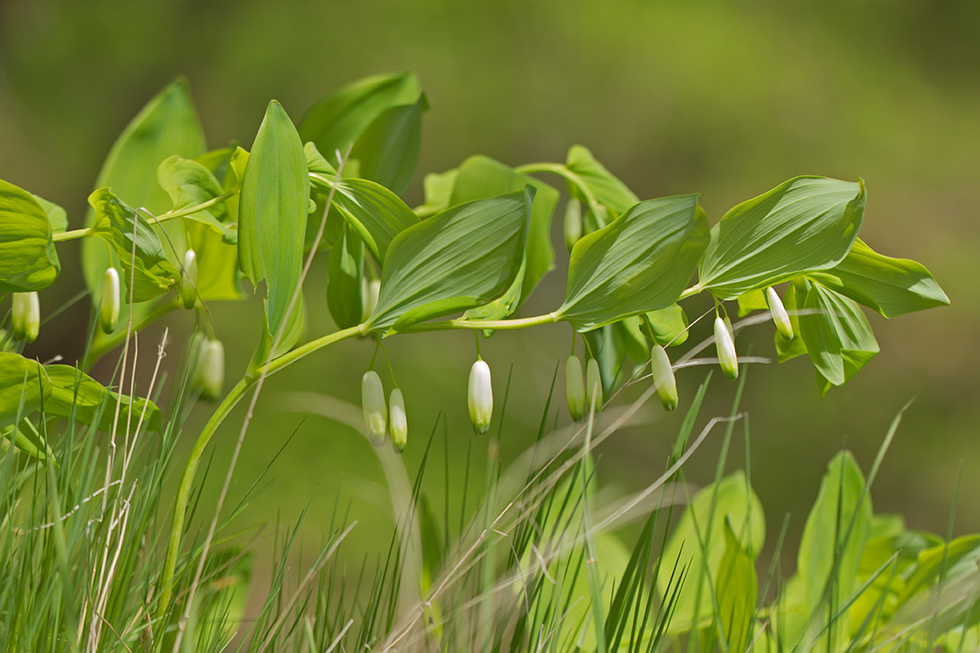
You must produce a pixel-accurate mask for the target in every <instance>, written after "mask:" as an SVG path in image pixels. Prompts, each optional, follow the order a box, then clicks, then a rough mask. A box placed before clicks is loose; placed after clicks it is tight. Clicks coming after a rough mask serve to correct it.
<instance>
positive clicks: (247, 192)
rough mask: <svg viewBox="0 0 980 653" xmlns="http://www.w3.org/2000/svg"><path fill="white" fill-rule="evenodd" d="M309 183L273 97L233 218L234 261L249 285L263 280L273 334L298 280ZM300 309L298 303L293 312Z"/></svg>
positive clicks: (294, 137)
mask: <svg viewBox="0 0 980 653" xmlns="http://www.w3.org/2000/svg"><path fill="white" fill-rule="evenodd" d="M309 184H310V182H309V173H308V171H307V168H306V153H305V152H304V151H303V144H302V142H301V141H300V139H299V134H297V133H296V128H295V127H293V123H292V121H290V119H289V116H287V115H286V112H285V111H284V110H283V108H282V106H281V105H280V104H279V103H278V102H276V101H275V100H273V101H272V102H270V103H269V107H268V109H267V110H266V113H265V118H264V119H263V120H262V125H261V126H260V127H259V131H258V134H256V136H255V142H254V143H253V144H252V150H251V152H250V154H249V158H248V165H247V166H246V168H245V178H244V179H243V181H242V193H241V199H240V205H239V216H238V220H239V226H238V256H239V265H240V266H241V269H242V272H244V273H245V276H247V277H248V278H249V279H250V280H251V281H252V283H253V284H255V285H258V284H259V282H260V281H263V280H265V281H266V284H267V286H268V295H267V301H266V316H267V319H268V326H269V332H270V333H272V334H276V333H277V332H278V330H279V328H280V326H281V325H282V324H283V322H284V320H285V319H286V309H287V308H288V307H289V302H290V300H291V299H292V296H293V293H294V292H295V290H296V287H297V285H298V284H299V281H300V273H301V271H302V267H303V237H304V234H305V232H306V218H307V213H308V210H309V197H310V190H309ZM299 309H300V307H299V306H298V305H297V306H296V308H295V310H296V311H299Z"/></svg>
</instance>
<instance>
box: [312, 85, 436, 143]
mask: <svg viewBox="0 0 980 653" xmlns="http://www.w3.org/2000/svg"><path fill="white" fill-rule="evenodd" d="M421 94H422V89H421V86H420V84H419V80H418V77H416V76H415V74H414V73H401V74H397V75H378V76H375V77H367V78H365V79H361V80H358V81H356V82H354V83H352V84H349V85H347V86H345V87H343V88H341V89H340V90H338V91H335V92H334V93H331V94H330V95H328V96H326V97H325V98H323V99H321V100H320V101H318V102H317V103H316V104H314V105H313V106H312V107H311V108H310V110H309V111H307V112H306V115H305V116H303V119H302V120H301V121H300V125H299V133H300V135H301V136H302V137H303V142H304V143H305V142H306V141H312V142H313V143H314V144H315V145H316V147H317V149H318V150H319V151H320V152H324V153H325V154H326V156H327V157H332V156H333V153H334V151H335V150H340V151H341V152H342V153H343V152H346V151H347V148H348V147H349V146H350V145H353V144H356V143H357V141H358V139H359V138H361V135H362V134H364V132H365V131H366V130H367V129H368V128H369V127H370V126H371V124H372V123H374V122H375V121H376V120H378V119H379V118H380V117H381V116H382V114H384V113H385V112H386V111H388V110H389V109H391V108H392V107H400V106H405V105H415V104H416V103H418V102H419V100H420V96H421Z"/></svg>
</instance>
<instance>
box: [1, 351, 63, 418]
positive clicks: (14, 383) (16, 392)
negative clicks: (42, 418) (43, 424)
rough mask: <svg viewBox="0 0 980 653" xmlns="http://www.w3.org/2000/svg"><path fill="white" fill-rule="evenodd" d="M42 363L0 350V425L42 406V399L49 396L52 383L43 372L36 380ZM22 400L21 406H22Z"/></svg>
mask: <svg viewBox="0 0 980 653" xmlns="http://www.w3.org/2000/svg"><path fill="white" fill-rule="evenodd" d="M40 370H41V364H40V363H38V362H37V361H32V360H28V359H26V358H24V357H23V356H21V355H20V354H15V353H12V352H0V429H5V428H7V427H8V426H12V425H13V424H15V423H16V422H17V420H18V416H19V417H25V416H26V415H29V414H31V413H33V412H34V411H35V410H38V409H39V408H40V407H41V402H42V400H45V399H47V398H48V397H49V396H51V386H50V385H48V384H47V383H45V381H44V378H43V375H42V378H41V380H38V374H39V371H40ZM21 401H23V409H22V410H19V409H20V407H21Z"/></svg>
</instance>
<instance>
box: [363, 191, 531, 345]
mask: <svg viewBox="0 0 980 653" xmlns="http://www.w3.org/2000/svg"><path fill="white" fill-rule="evenodd" d="M533 198H534V189H533V188H531V187H528V188H526V189H524V190H523V191H522V192H518V193H511V194H509V195H503V196H500V197H495V198H492V199H486V200H477V201H475V202H469V203H467V204H461V205H459V206H455V207H453V208H451V209H448V210H446V211H443V212H442V213H439V214H438V215H435V216H433V217H431V218H429V219H428V220H426V221H425V222H422V223H420V224H417V225H415V226H414V227H410V228H408V229H405V230H404V231H402V232H401V233H400V234H398V235H397V236H396V237H395V239H394V240H393V241H392V243H391V247H390V249H389V251H388V256H387V257H386V260H385V266H384V269H383V270H382V274H381V294H380V296H379V297H378V307H377V308H376V309H375V311H374V313H373V315H372V316H371V317H370V318H369V319H368V321H367V322H366V323H365V325H364V327H363V328H364V330H365V331H367V330H370V331H383V330H386V329H388V328H389V327H392V326H393V325H395V323H396V321H398V322H399V323H398V328H405V327H407V326H409V325H410V324H411V323H414V322H419V321H422V320H426V319H429V318H432V317H437V316H439V315H446V314H449V313H454V312H458V311H462V310H466V309H468V308H473V307H476V306H480V305H481V304H485V303H487V302H489V301H492V300H493V299H495V298H497V297H498V296H500V295H501V294H502V293H503V292H504V291H506V290H507V289H508V288H509V287H510V286H511V284H512V283H513V281H514V278H515V277H516V275H517V274H518V272H519V270H520V268H521V264H522V262H523V260H524V245H525V240H526V238H527V225H528V220H529V219H530V213H531V203H532V200H533ZM403 316H408V317H406V318H405V319H402V320H400V321H399V318H402V317H403Z"/></svg>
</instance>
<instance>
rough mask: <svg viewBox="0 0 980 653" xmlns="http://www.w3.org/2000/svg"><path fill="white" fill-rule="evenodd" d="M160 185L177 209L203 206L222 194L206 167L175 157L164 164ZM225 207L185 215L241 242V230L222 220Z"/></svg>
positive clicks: (220, 206)
mask: <svg viewBox="0 0 980 653" xmlns="http://www.w3.org/2000/svg"><path fill="white" fill-rule="evenodd" d="M157 179H158V180H159V181H160V186H162V187H163V189H164V190H166V191H167V194H168V195H170V199H171V201H172V202H173V210H179V209H184V208H187V207H189V206H194V205H196V204H203V203H204V202H207V201H209V200H212V199H214V198H215V197H217V196H219V195H221V193H222V192H224V191H223V189H222V188H221V184H219V183H218V180H217V179H216V178H215V176H214V174H212V173H211V171H210V170H208V169H207V168H206V167H204V166H203V165H202V164H200V163H198V162H197V161H193V160H191V159H185V158H183V157H182V156H178V155H176V154H175V155H174V156H172V157H168V158H167V159H165V160H164V161H163V163H161V164H160V168H159V169H158V170H157ZM224 213H225V206H224V204H220V203H219V204H217V205H215V206H213V207H211V208H209V209H206V210H203V211H198V212H196V213H192V214H190V215H187V216H184V217H185V219H188V220H194V221H196V222H200V223H201V224H206V225H208V226H209V227H211V228H212V229H214V230H215V231H217V232H218V233H220V234H221V235H222V237H223V238H224V240H225V242H227V243H229V244H234V243H237V242H238V230H237V229H233V228H231V227H230V226H229V225H226V224H223V223H222V222H221V221H220V218H222V217H223V216H224Z"/></svg>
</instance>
